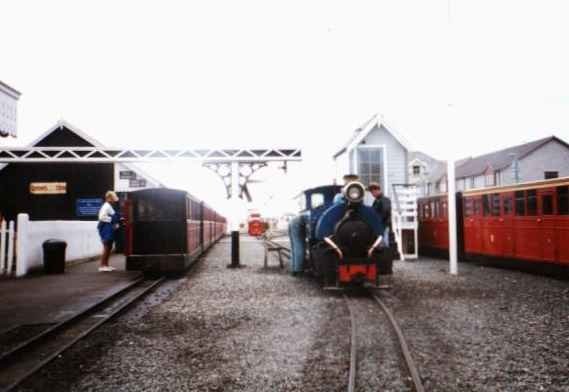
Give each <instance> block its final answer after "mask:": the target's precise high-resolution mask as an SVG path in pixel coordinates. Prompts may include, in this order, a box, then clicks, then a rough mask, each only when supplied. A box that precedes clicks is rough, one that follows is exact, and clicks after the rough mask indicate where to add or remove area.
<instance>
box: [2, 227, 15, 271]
mask: <svg viewBox="0 0 569 392" xmlns="http://www.w3.org/2000/svg"><path fill="white" fill-rule="evenodd" d="M15 244H16V230H15V228H14V221H10V222H9V223H7V222H6V221H5V220H2V223H0V275H12V273H13V272H14V271H15V270H16V257H15V254H14V247H15Z"/></svg>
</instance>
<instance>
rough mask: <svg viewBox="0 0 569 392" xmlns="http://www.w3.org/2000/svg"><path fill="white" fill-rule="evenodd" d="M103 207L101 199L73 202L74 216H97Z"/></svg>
mask: <svg viewBox="0 0 569 392" xmlns="http://www.w3.org/2000/svg"><path fill="white" fill-rule="evenodd" d="M102 205H103V199H101V198H93V199H77V200H76V201H75V215H77V216H97V215H98V214H99V210H100V209H101V206H102Z"/></svg>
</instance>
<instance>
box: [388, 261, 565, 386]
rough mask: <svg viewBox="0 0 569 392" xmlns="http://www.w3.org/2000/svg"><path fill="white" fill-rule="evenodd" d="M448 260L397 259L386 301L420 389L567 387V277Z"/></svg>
mask: <svg viewBox="0 0 569 392" xmlns="http://www.w3.org/2000/svg"><path fill="white" fill-rule="evenodd" d="M447 266H448V261H444V260H434V259H421V261H420V262H398V263H396V266H395V269H394V271H395V273H394V275H393V277H392V278H391V284H392V285H393V289H392V290H391V292H389V293H388V294H387V295H384V297H386V302H387V303H388V305H389V306H390V307H391V308H392V310H394V312H395V315H396V317H397V319H398V321H399V323H400V325H401V327H402V329H403V331H404V333H405V335H406V337H407V339H408V341H409V343H410V345H411V349H412V351H413V355H414V358H415V360H416V361H417V365H418V366H419V368H420V371H421V375H422V377H423V381H424V384H425V388H426V390H430V391H568V390H569V282H567V281H559V280H555V279H552V278H547V277H542V276H535V275H531V274H526V273H522V272H517V271H510V270H502V269H495V268H488V267H482V266H478V265H474V264H461V265H460V266H459V267H460V268H459V270H460V275H459V276H458V277H451V276H449V275H448V274H447V273H446V271H447Z"/></svg>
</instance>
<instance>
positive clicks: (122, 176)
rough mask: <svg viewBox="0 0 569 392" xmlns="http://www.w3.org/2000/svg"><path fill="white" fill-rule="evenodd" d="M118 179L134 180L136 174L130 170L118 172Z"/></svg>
mask: <svg viewBox="0 0 569 392" xmlns="http://www.w3.org/2000/svg"><path fill="white" fill-rule="evenodd" d="M119 178H120V179H121V180H136V173H135V172H133V171H132V170H121V171H120V172H119Z"/></svg>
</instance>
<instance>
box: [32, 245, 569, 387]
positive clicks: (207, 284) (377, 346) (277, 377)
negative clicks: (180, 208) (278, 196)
mask: <svg viewBox="0 0 569 392" xmlns="http://www.w3.org/2000/svg"><path fill="white" fill-rule="evenodd" d="M241 249H242V262H243V264H245V267H244V268H241V269H238V270H228V269H227V268H226V264H227V263H228V260H229V244H228V243H227V242H222V243H220V244H219V245H217V246H215V247H214V248H213V249H212V250H211V251H210V252H209V253H208V254H207V256H206V257H205V259H204V260H203V261H202V262H201V263H200V264H198V265H197V266H196V268H194V269H193V271H192V272H191V276H188V277H187V278H184V279H180V280H175V281H170V282H169V283H167V284H166V285H165V286H162V287H161V288H160V289H159V290H158V291H157V292H156V293H155V294H153V295H151V296H149V297H148V298H147V299H146V300H145V301H144V302H143V303H141V304H140V305H139V306H137V307H135V308H134V309H133V310H132V311H130V312H128V313H127V314H125V315H123V316H121V317H120V318H119V319H117V320H116V321H114V322H112V323H109V324H107V325H106V326H104V327H103V328H101V329H99V330H97V331H95V332H94V334H93V335H92V336H91V337H90V338H89V339H87V340H85V341H83V342H80V343H79V344H78V345H76V346H75V347H74V348H73V349H71V350H70V351H68V352H67V353H66V354H65V357H64V358H60V359H59V360H57V361H55V362H54V363H53V364H52V365H50V366H48V367H47V368H46V369H44V370H43V371H42V373H41V374H39V375H38V376H36V377H34V378H33V379H32V380H30V381H29V382H28V383H27V384H26V385H25V386H24V387H23V388H22V389H21V390H33V391H45V390H53V391H308V392H310V391H343V390H345V388H346V383H347V375H348V366H349V339H350V336H349V325H350V324H349V323H350V321H349V316H348V312H347V309H346V305H345V303H344V300H343V299H342V297H341V296H338V295H335V294H333V293H329V292H323V291H321V290H320V289H319V288H318V287H317V285H316V284H315V283H314V282H312V281H311V280H309V279H298V278H292V277H290V275H288V274H287V273H286V271H281V270H280V269H279V268H278V267H276V265H277V262H276V261H275V260H273V261H272V263H271V265H272V266H271V267H270V268H269V269H267V270H263V269H262V261H263V257H262V256H263V251H262V248H261V246H260V244H259V243H258V242H256V240H251V239H247V238H244V239H243V242H242V247H241ZM447 265H448V262H445V261H443V260H434V259H421V261H417V262H396V264H395V268H394V275H393V276H392V277H389V278H387V279H386V280H385V283H388V284H390V285H391V286H392V288H391V290H388V291H385V290H382V291H381V296H382V297H383V298H384V299H385V301H386V302H387V304H388V305H389V306H390V307H391V308H392V310H393V311H394V313H395V316H396V318H397V319H398V321H399V323H400V325H401V327H402V329H403V331H404V333H405V335H406V337H407V339H408V342H409V344H410V347H411V350H412V353H413V356H414V358H415V360H416V362H417V365H418V366H419V369H420V372H421V375H422V378H423V381H424V384H425V387H426V390H429V391H567V390H569V371H568V369H569V282H567V281H559V280H554V279H551V278H547V277H541V276H535V275H530V274H525V273H521V272H516V271H508V270H501V269H493V268H485V267H481V266H477V265H473V264H461V265H460V275H459V276H458V277H451V276H450V275H448V274H447V273H446V268H447ZM158 305H159V306H158ZM357 306H358V308H359V311H358V313H359V315H357V317H358V319H359V320H362V319H363V320H364V323H363V324H364V326H363V328H362V327H361V321H360V322H359V324H360V332H359V333H358V336H359V338H360V344H362V345H363V347H361V346H359V350H360V353H362V351H361V350H363V353H364V354H363V355H361V354H360V358H361V359H360V372H359V380H358V385H359V388H358V390H360V391H368V390H369V391H371V390H377V389H381V390H405V388H407V384H403V382H404V381H403V380H404V379H403V377H404V376H406V375H407V373H406V369H405V368H402V367H401V366H403V365H402V364H401V362H397V359H396V358H398V357H396V356H394V355H395V353H394V352H393V350H394V343H395V340H394V337H393V333H392V332H391V330H390V328H389V327H388V324H387V323H386V321H385V318H384V316H383V314H382V313H381V312H380V311H379V310H378V308H377V305H375V304H374V303H373V302H371V301H367V300H366V299H363V298H360V299H357ZM374 315H375V316H377V317H375V316H374ZM379 363H381V365H378V364H379Z"/></svg>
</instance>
